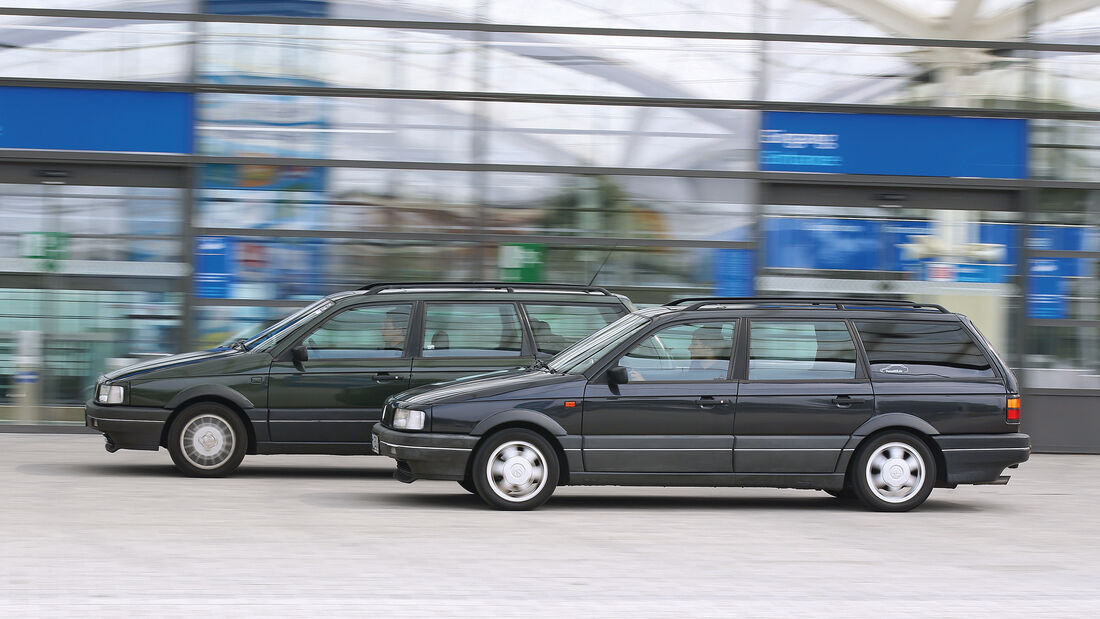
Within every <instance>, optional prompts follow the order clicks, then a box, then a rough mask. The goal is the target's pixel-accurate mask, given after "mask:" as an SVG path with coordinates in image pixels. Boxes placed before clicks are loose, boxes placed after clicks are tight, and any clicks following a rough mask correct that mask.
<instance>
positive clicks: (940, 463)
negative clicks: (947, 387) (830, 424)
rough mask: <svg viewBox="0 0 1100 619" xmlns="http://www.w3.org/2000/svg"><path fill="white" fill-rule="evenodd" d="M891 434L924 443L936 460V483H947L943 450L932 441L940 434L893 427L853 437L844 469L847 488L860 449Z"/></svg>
mask: <svg viewBox="0 0 1100 619" xmlns="http://www.w3.org/2000/svg"><path fill="white" fill-rule="evenodd" d="M922 421H923V420H922ZM925 424H926V425H928V427H929V428H932V425H931V424H928V423H927V422H925ZM864 425H866V424H864ZM933 430H935V428H933ZM891 432H901V433H904V434H910V435H912V436H914V437H916V438H917V439H919V440H920V441H921V442H922V443H924V445H925V446H926V447H928V451H929V452H931V454H932V457H933V458H935V459H936V483H937V484H940V483H944V482H946V480H947V463H946V460H945V459H944V457H943V450H941V449H940V446H939V445H937V444H936V441H934V440H932V436H934V435H935V434H939V432H935V433H934V434H933V433H928V432H925V431H924V430H922V429H920V428H916V427H914V426H912V425H891V426H885V427H880V428H876V429H875V430H873V431H871V432H870V433H868V434H867V435H866V436H859V437H855V436H853V442H852V443H850V444H849V448H850V449H851V452H850V453H851V456H850V457H849V458H848V462H847V463H846V465H845V467H844V484H845V486H847V485H848V483H849V479H850V478H851V475H852V467H853V466H855V463H856V460H857V458H856V457H855V455H856V453H857V452H858V451H859V450H860V448H861V447H863V446H864V445H866V444H867V443H868V441H871V440H874V439H876V438H878V437H880V436H882V435H884V434H890V433H891ZM857 439H858V440H857Z"/></svg>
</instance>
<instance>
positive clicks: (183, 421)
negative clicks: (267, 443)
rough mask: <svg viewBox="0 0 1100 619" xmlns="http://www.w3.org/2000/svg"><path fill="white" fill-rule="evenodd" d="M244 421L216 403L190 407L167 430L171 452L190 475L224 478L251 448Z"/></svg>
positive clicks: (174, 459) (179, 467)
mask: <svg viewBox="0 0 1100 619" xmlns="http://www.w3.org/2000/svg"><path fill="white" fill-rule="evenodd" d="M247 437H248V435H247V431H246V430H245V427H244V422H243V421H241V418H240V417H239V416H238V415H237V413H236V412H234V411H233V410H231V409H229V408H228V407H226V406H223V405H221V404H217V403H215V402H200V403H198V404H193V405H191V406H189V407H187V408H186V409H185V410H184V411H183V412H181V413H180V415H179V417H177V418H176V420H175V421H174V422H172V427H171V428H170V429H169V430H168V453H170V454H172V462H173V463H175V465H176V468H177V469H179V470H180V472H182V473H183V474H185V475H189V476H191V477H225V476H226V475H229V474H230V473H232V472H233V471H235V470H237V467H238V466H240V464H241V460H244V452H245V449H246V448H247V447H248V438H247Z"/></svg>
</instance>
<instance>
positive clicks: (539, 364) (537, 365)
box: [531, 359, 554, 374]
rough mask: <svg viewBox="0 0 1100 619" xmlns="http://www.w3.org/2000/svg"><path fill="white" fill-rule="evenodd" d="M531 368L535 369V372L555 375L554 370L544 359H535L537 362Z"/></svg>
mask: <svg viewBox="0 0 1100 619" xmlns="http://www.w3.org/2000/svg"><path fill="white" fill-rule="evenodd" d="M531 368H532V369H535V370H546V371H547V372H550V373H551V374H553V373H554V368H552V367H550V365H549V364H547V363H546V362H545V361H543V360H542V359H535V362H534V363H533V364H531Z"/></svg>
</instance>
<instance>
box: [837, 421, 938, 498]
mask: <svg viewBox="0 0 1100 619" xmlns="http://www.w3.org/2000/svg"><path fill="white" fill-rule="evenodd" d="M849 476H850V479H849V480H848V487H850V488H851V489H852V491H853V492H854V493H855V495H856V498H858V499H859V500H860V502H861V503H863V505H864V506H865V507H867V508H868V509H872V510H875V511H880V512H906V511H909V510H911V509H913V508H914V507H916V506H918V505H920V504H921V503H924V500H925V499H927V498H928V495H929V494H931V493H932V487H933V486H935V485H936V458H935V456H934V455H933V454H932V450H931V449H929V448H928V445H926V444H925V443H924V441H922V440H920V439H919V438H917V437H916V436H914V435H912V434H909V433H908V432H888V433H886V434H881V435H879V436H875V437H872V438H870V439H868V440H866V441H864V442H863V444H862V445H860V446H859V450H858V451H857V452H856V456H855V462H854V463H853V466H852V470H851V472H850V473H849Z"/></svg>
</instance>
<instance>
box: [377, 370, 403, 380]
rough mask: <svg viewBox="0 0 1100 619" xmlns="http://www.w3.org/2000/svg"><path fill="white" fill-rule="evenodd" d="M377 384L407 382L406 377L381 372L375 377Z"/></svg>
mask: <svg viewBox="0 0 1100 619" xmlns="http://www.w3.org/2000/svg"><path fill="white" fill-rule="evenodd" d="M373 378H374V380H375V382H379V383H384V382H388V381H392V380H405V377H404V376H402V375H400V374H390V373H389V372H379V373H377V374H375V375H374V376H373Z"/></svg>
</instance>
